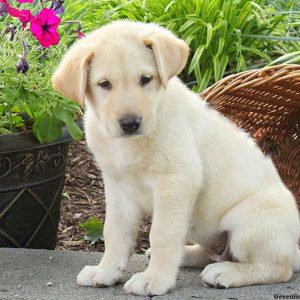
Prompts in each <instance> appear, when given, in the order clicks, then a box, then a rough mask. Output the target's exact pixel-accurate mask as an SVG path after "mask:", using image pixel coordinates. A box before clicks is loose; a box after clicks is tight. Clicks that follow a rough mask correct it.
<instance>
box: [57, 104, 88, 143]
mask: <svg viewBox="0 0 300 300" xmlns="http://www.w3.org/2000/svg"><path fill="white" fill-rule="evenodd" d="M53 115H54V116H55V117H56V118H57V119H59V120H61V121H63V122H64V123H65V124H66V126H67V128H68V130H69V132H70V134H71V136H72V138H73V139H74V140H76V141H79V140H81V139H82V137H83V133H82V131H81V129H80V128H79V126H78V125H77V124H76V122H75V121H74V117H73V115H72V113H70V112H69V111H67V110H66V109H64V108H62V107H59V106H57V107H55V108H54V109H53Z"/></svg>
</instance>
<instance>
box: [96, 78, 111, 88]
mask: <svg viewBox="0 0 300 300" xmlns="http://www.w3.org/2000/svg"><path fill="white" fill-rule="evenodd" d="M98 85H99V86H100V87H102V88H103V89H105V90H110V89H111V88H112V85H111V83H110V82H109V81H108V80H102V81H100V82H99V83H98Z"/></svg>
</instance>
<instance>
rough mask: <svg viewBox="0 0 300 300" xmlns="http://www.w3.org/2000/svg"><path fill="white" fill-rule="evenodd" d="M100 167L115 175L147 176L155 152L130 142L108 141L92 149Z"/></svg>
mask: <svg viewBox="0 0 300 300" xmlns="http://www.w3.org/2000/svg"><path fill="white" fill-rule="evenodd" d="M92 151H93V153H94V155H95V158H96V160H97V162H98V164H99V166H100V168H101V169H102V170H103V171H104V172H106V173H109V174H111V175H113V176H114V177H119V178H126V177H129V176H130V177H136V178H141V176H146V175H147V173H148V170H149V169H150V168H151V165H152V157H153V152H151V151H149V149H142V147H141V146H139V145H135V144H134V145H131V144H130V143H128V144H127V143H124V142H123V143H122V142H120V143H118V142H115V143H107V144H105V145H103V146H102V147H101V148H98V149H92Z"/></svg>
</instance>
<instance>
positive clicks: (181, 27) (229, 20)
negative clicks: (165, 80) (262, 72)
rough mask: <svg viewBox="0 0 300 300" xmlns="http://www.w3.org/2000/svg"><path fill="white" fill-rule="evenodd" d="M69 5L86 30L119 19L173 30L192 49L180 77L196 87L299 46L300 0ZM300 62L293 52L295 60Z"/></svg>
mask: <svg viewBox="0 0 300 300" xmlns="http://www.w3.org/2000/svg"><path fill="white" fill-rule="evenodd" d="M66 4H67V18H70V19H78V18H79V19H80V20H81V21H82V22H83V24H84V26H85V27H84V29H85V31H86V32H88V31H90V30H92V29H95V28H98V27H100V26H101V25H103V24H106V23H108V22H110V21H112V20H118V19H130V20H135V21H144V22H155V23H159V24H161V25H163V26H165V27H167V28H168V29H171V30H172V31H173V32H174V33H176V34H177V35H178V36H180V37H181V38H183V39H184V40H185V41H186V42H187V43H188V44H189V46H190V48H191V55H190V60H189V62H188V65H187V67H186V69H185V70H184V72H183V73H182V75H181V77H182V79H183V80H184V81H185V82H188V83H190V85H191V86H192V85H194V86H193V89H194V90H195V91H202V90H203V89H205V88H206V87H207V86H208V85H209V84H210V83H214V82H216V81H218V80H219V79H221V78H222V77H223V76H224V75H225V74H228V73H235V72H239V71H243V70H246V69H248V68H253V67H257V66H263V65H266V64H269V63H271V62H272V61H273V60H274V59H277V58H279V57H280V56H282V55H286V54H287V53H289V52H293V51H300V46H299V45H300V39H299V37H298V36H297V34H298V33H299V29H300V28H299V24H300V23H299V10H300V8H299V6H300V4H299V1H297V0H274V1H271V0H253V1H249V0H226V1H225V0H129V1H125V0H93V1H82V0H66ZM297 11H298V13H297ZM95 20H97V22H95ZM278 38H279V39H278ZM295 54H296V52H295ZM297 59H298V60H297ZM283 61H284V62H285V61H286V60H284V59H283ZM299 61H300V58H299V56H296V55H295V56H294V60H293V62H299ZM288 62H291V61H288ZM195 79H196V81H194V80H195Z"/></svg>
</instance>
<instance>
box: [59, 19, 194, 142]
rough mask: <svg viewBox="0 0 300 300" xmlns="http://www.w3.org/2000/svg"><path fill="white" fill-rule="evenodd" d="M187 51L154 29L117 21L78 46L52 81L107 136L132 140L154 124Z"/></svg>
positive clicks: (151, 129)
mask: <svg viewBox="0 0 300 300" xmlns="http://www.w3.org/2000/svg"><path fill="white" fill-rule="evenodd" d="M188 52H189V51H188V47H187V46H186V44H185V43H184V42H183V41H182V40H180V39H178V38H176V37H175V36H174V35H173V34H172V33H170V32H169V31H167V30H165V29H163V28H160V27H158V26H157V25H155V24H144V23H135V22H128V21H119V22H114V23H112V24H109V25H106V26H104V27H103V28H101V29H99V30H97V31H95V32H93V33H91V34H90V35H88V36H87V37H86V38H84V39H82V40H81V41H79V42H77V43H76V44H75V45H74V46H73V47H71V49H70V50H69V51H68V52H67V54H66V55H65V57H64V59H63V61H62V63H61V64H60V66H59V67H58V69H57V71H56V72H55V74H54V76H53V84H54V87H55V89H56V90H58V91H59V92H60V93H61V94H63V95H64V96H67V97H69V98H71V99H74V100H75V101H78V102H80V103H81V104H82V105H83V103H84V101H85V100H86V101H87V105H88V106H89V108H91V109H92V110H93V111H94V113H95V115H96V116H97V118H98V126H99V128H100V129H101V130H102V131H103V132H104V133H105V134H106V135H107V136H110V137H113V138H114V137H137V136H141V135H147V134H149V133H151V132H152V131H153V130H154V128H155V127H156V125H157V115H158V109H159V102H160V101H162V96H163V94H164V92H165V88H166V86H167V83H168V81H169V79H170V78H171V77H173V76H176V75H177V74H178V73H179V72H180V71H181V70H182V69H183V67H184V66H185V64H186V61H187V57H188Z"/></svg>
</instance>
